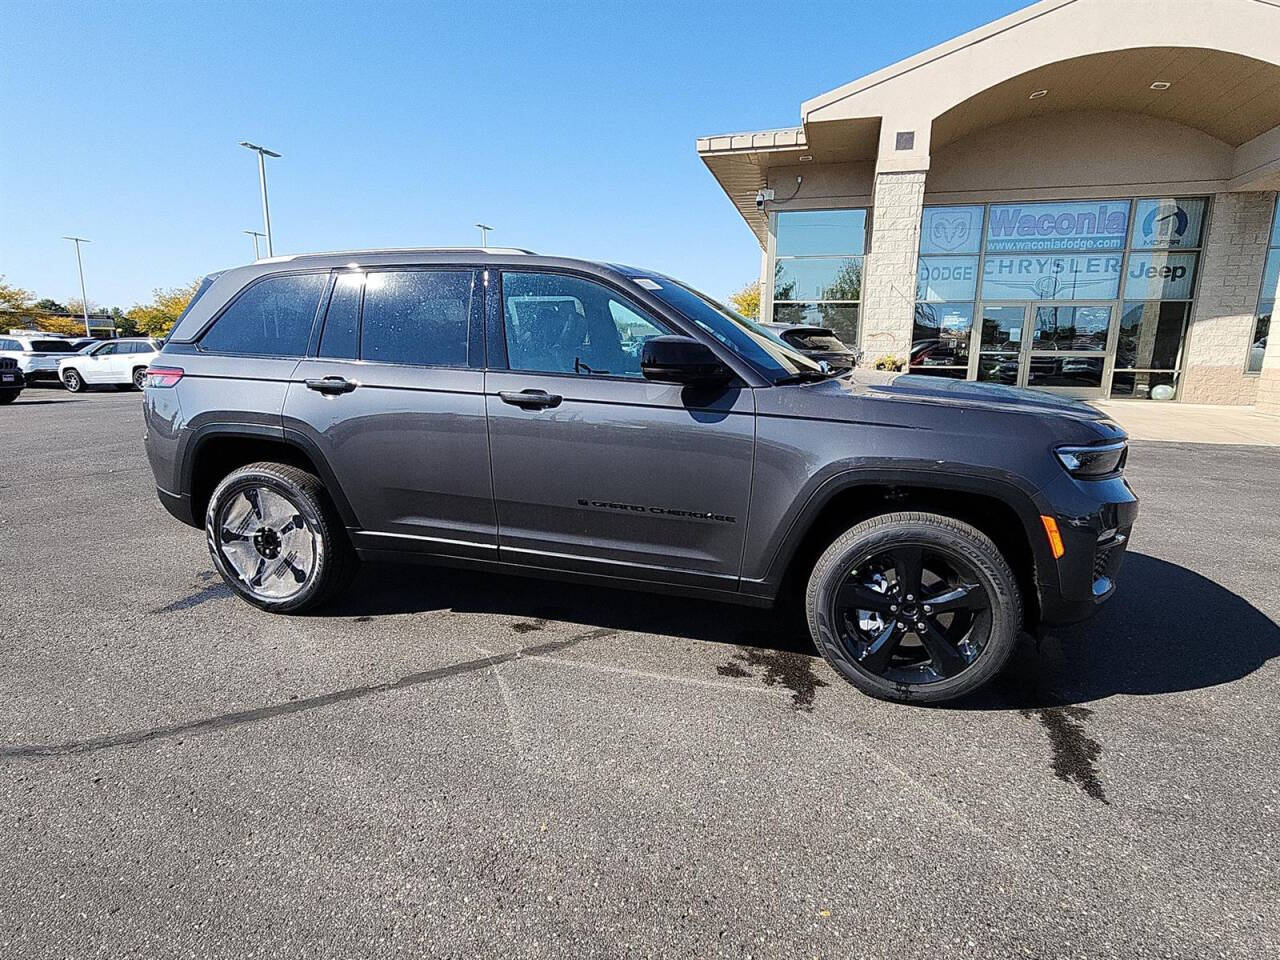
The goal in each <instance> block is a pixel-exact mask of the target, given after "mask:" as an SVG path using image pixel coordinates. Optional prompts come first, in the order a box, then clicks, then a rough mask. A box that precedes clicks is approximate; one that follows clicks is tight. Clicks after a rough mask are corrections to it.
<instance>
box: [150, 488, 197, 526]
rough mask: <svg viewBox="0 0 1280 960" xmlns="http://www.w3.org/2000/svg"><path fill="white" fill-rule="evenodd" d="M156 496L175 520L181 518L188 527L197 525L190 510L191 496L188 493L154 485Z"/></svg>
mask: <svg viewBox="0 0 1280 960" xmlns="http://www.w3.org/2000/svg"><path fill="white" fill-rule="evenodd" d="M156 496H157V497H159V498H160V503H161V504H163V505H164V508H165V509H166V510H168V511H169V514H170V515H171V516H172V517H173V518H174V519H175V520H181V521H182V522H183V523H185V524H186V525H187V526H189V527H199V526H201V524H199V523H196V520H195V517H194V516H193V515H192V511H191V497H190V495H188V494H181V493H171V492H169V491H168V490H165V489H164V488H163V487H156Z"/></svg>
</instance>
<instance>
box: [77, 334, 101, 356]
mask: <svg viewBox="0 0 1280 960" xmlns="http://www.w3.org/2000/svg"><path fill="white" fill-rule="evenodd" d="M101 342H102V341H101V340H99V339H98V338H97V337H76V338H74V339H73V340H72V341H71V346H73V347H75V349H76V353H84V351H85V350H87V349H88V348H89V347H92V346H93V345H94V344H95V343H101Z"/></svg>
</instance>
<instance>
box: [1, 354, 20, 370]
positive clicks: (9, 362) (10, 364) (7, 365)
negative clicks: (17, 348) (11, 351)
mask: <svg viewBox="0 0 1280 960" xmlns="http://www.w3.org/2000/svg"><path fill="white" fill-rule="evenodd" d="M17 369H18V361H17V360H15V359H13V357H0V370H17Z"/></svg>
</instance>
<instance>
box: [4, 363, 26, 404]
mask: <svg viewBox="0 0 1280 960" xmlns="http://www.w3.org/2000/svg"><path fill="white" fill-rule="evenodd" d="M24 386H25V381H24V380H23V378H22V371H20V370H19V369H18V361H17V360H15V359H13V357H0V404H3V403H13V401H15V400H17V399H18V394H20V393H21V392H22V388H23V387H24Z"/></svg>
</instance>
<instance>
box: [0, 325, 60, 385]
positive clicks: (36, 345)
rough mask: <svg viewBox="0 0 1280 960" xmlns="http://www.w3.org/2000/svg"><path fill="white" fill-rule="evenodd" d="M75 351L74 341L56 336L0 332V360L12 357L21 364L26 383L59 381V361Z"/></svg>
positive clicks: (19, 367) (19, 366) (19, 365)
mask: <svg viewBox="0 0 1280 960" xmlns="http://www.w3.org/2000/svg"><path fill="white" fill-rule="evenodd" d="M75 352H76V348H75V347H74V346H73V345H72V343H71V341H70V340H68V339H67V338H66V337H60V336H58V335H57V334H53V333H51V334H49V335H48V336H40V335H36V336H32V335H30V334H25V333H0V357H12V358H13V359H14V360H17V361H18V369H19V370H20V371H22V379H23V382H24V383H30V382H31V381H32V380H56V379H57V377H58V360H59V358H61V357H65V356H67V355H68V354H72V353H75Z"/></svg>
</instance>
